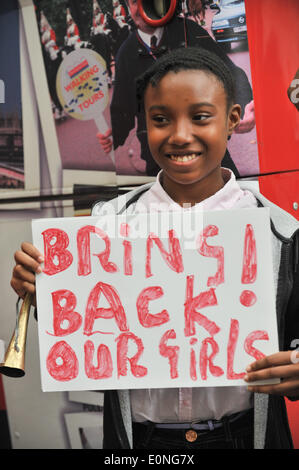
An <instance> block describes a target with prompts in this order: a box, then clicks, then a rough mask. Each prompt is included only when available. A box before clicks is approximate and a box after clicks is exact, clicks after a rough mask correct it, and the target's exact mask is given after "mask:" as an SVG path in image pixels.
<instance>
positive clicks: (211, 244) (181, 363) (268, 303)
mask: <svg viewBox="0 0 299 470" xmlns="http://www.w3.org/2000/svg"><path fill="white" fill-rule="evenodd" d="M32 229H33V242H34V244H35V245H36V246H37V248H38V249H39V250H40V251H41V252H42V253H44V256H45V262H44V265H43V272H42V273H41V274H39V275H38V276H37V281H36V285H37V306H38V329H39V343H40V361H41V376H42V388H43V390H44V391H62V390H97V389H98V390H99V389H102V390H104V389H124V388H129V389H134V388H139V389H140V388H165V387H166V388H168V387H207V386H209V387H211V386H213V387H214V386H215V387H216V386H235V385H245V382H244V380H243V377H244V375H245V374H244V371H245V367H246V366H247V365H248V364H249V363H251V362H253V361H254V360H255V359H258V358H260V357H263V355H269V354H273V353H274V352H277V351H278V336H277V324H276V310H275V295H274V281H273V268H272V252H271V231H270V218H269V211H268V209H264V208H260V209H242V210H230V211H215V212H205V213H202V212H194V211H184V212H183V211H182V212H171V213H165V212H163V214H162V216H161V213H160V215H159V213H152V214H138V215H131V216H128V215H119V216H111V215H110V216H104V217H101V218H98V217H79V218H61V219H59V218H58V219H40V220H34V221H33V222H32Z"/></svg>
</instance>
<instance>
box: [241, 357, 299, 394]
mask: <svg viewBox="0 0 299 470" xmlns="http://www.w3.org/2000/svg"><path fill="white" fill-rule="evenodd" d="M246 372H247V375H246V376H245V377H244V380H246V382H248V385H249V387H248V390H249V391H251V392H257V393H270V394H275V395H287V396H290V397H291V396H297V395H298V396H299V354H298V351H283V352H279V353H276V354H272V355H270V356H266V357H264V358H263V359H260V360H258V361H256V362H253V363H252V364H250V365H249V366H248V367H247V369H246ZM273 378H279V379H281V382H280V383H278V384H271V385H252V386H250V382H252V381H255V380H265V379H273Z"/></svg>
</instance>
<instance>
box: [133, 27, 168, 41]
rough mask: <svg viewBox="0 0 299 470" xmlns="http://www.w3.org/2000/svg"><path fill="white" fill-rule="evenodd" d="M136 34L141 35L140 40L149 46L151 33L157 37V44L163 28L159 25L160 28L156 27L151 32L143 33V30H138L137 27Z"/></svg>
mask: <svg viewBox="0 0 299 470" xmlns="http://www.w3.org/2000/svg"><path fill="white" fill-rule="evenodd" d="M138 34H139V36H140V37H141V39H142V41H143V42H144V43H145V44H146V45H147V46H150V45H151V37H152V36H153V35H155V36H156V38H157V45H158V44H159V42H160V40H161V38H162V34H163V28H162V27H160V28H156V29H155V30H154V31H153V32H152V34H148V33H144V32H143V31H140V29H138Z"/></svg>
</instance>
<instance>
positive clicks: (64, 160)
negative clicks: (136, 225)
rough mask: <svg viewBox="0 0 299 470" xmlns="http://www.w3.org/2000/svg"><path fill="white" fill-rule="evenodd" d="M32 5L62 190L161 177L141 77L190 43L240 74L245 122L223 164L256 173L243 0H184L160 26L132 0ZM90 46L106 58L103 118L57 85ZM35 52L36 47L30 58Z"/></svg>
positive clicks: (41, 0)
mask: <svg viewBox="0 0 299 470" xmlns="http://www.w3.org/2000/svg"><path fill="white" fill-rule="evenodd" d="M22 1H23V3H24V0H22ZM34 6H35V17H36V20H35V21H36V25H35V27H37V30H38V36H39V41H40V46H41V55H40V60H41V61H42V62H43V64H42V68H41V67H40V68H39V71H38V73H39V75H40V72H41V70H43V73H44V74H45V76H46V83H47V88H48V92H49V99H48V100H47V103H46V100H45V99H43V101H40V105H39V107H40V112H41V113H45V107H46V106H47V107H48V108H49V107H50V108H51V116H52V119H53V122H54V126H55V132H54V133H52V140H53V138H55V139H56V140H57V143H58V147H59V149H58V151H57V153H58V154H59V155H56V157H55V158H56V159H57V162H58V163H59V162H60V163H61V171H62V173H63V178H62V181H61V186H62V187H63V188H64V190H66V188H68V190H70V189H72V188H73V185H74V184H93V185H96V184H98V185H112V184H117V185H119V186H121V185H126V184H140V183H143V182H146V181H149V180H152V179H154V178H155V176H156V174H157V172H158V167H157V165H156V164H155V162H154V161H153V159H152V157H151V155H150V153H149V149H148V145H147V137H146V130H145V122H144V116H143V114H142V113H139V111H138V109H137V103H136V97H135V84H134V83H135V78H136V77H137V76H139V75H140V74H141V73H142V72H143V71H145V70H146V69H147V68H148V67H149V66H150V65H151V64H152V63H153V62H154V61H155V60H156V59H157V58H158V57H160V56H161V55H162V54H164V53H166V52H167V51H169V50H171V49H174V48H177V47H185V46H196V47H197V46H200V47H205V48H207V49H209V50H212V51H214V52H215V53H217V54H218V55H220V56H221V57H222V58H223V59H224V60H226V61H227V62H228V64H229V66H230V68H231V70H232V72H233V74H234V75H235V78H236V82H237V101H238V102H239V103H240V104H241V106H242V119H243V122H242V124H241V125H240V127H239V129H238V131H236V132H235V134H234V135H233V137H232V139H231V140H230V141H229V143H228V151H229V154H227V155H226V157H225V160H224V166H228V167H230V168H231V169H233V171H235V173H236V175H237V176H252V175H257V174H258V172H259V163H258V154H257V142H256V130H255V116H254V102H253V95H252V87H251V71H250V60H249V51H248V43H247V26H246V14H245V3H244V1H243V0H240V1H232V0H222V1H221V2H216V3H212V2H205V3H204V2H194V1H193V0H189V2H182V1H179V2H178V8H177V11H176V13H175V16H174V17H173V18H172V20H171V21H170V22H169V23H168V24H167V25H165V26H163V27H161V28H158V30H156V31H155V30H153V29H152V28H151V27H149V25H147V24H146V23H145V22H144V21H143V19H142V18H141V16H140V14H139V12H138V9H137V2H134V1H133V0H127V1H126V0H114V1H112V0H101V1H96V0H89V1H87V2H86V1H83V0H76V1H75V0H72V1H66V0H53V1H51V2H50V1H48V0H34ZM221 31H222V32H221ZM153 32H155V33H156V34H157V43H156V46H155V48H154V49H153V48H151V47H150V45H149V42H150V38H151V35H152V34H153ZM31 36H32V29H30V30H28V31H27V40H28V41H33V39H32V37H31ZM35 40H36V38H35ZM87 49H89V50H93V51H95V52H96V53H97V54H99V55H100V56H101V57H102V58H103V59H104V61H105V62H106V66H107V76H106V78H107V86H108V94H109V103H108V105H107V107H106V109H105V110H104V113H103V117H104V120H105V125H99V124H98V123H97V122H96V120H95V119H90V120H79V119H73V118H72V117H71V115H70V114H69V113H67V112H66V111H67V110H66V108H65V107H64V106H63V103H61V100H60V99H59V96H58V95H59V94H58V93H57V74H58V71H59V68H60V66H61V63H63V61H64V60H66V57H67V56H68V55H69V54H71V53H72V52H74V51H77V52H78V51H80V52H81V55H82V61H81V63H83V58H84V57H85V52H84V51H86V50H87ZM37 60H38V59H37V57H36V55H34V56H33V55H32V61H34V62H35V61H37ZM78 64H79V61H78ZM33 66H34V65H33ZM36 74H37V72H36ZM36 80H37V79H36ZM37 86H40V85H39V84H38V85H37ZM37 94H38V95H39V94H40V92H38V91H37ZM37 98H38V99H40V100H41V99H42V98H41V96H40V97H39V96H38V97H37ZM48 116H50V114H49V110H48ZM51 125H52V124H50V123H49V121H48V120H46V121H45V122H44V124H42V128H43V134H44V135H46V136H48V134H49V129H50V127H51ZM46 138H47V137H46ZM48 153H49V152H48ZM49 158H50V157H49V156H48V159H49ZM51 158H52V159H53V158H54V155H53V152H51ZM51 164H52V165H53V162H52V163H51ZM53 172H55V170H54V169H53ZM115 174H116V178H115ZM53 184H54V183H53Z"/></svg>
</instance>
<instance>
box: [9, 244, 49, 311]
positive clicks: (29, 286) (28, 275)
mask: <svg viewBox="0 0 299 470" xmlns="http://www.w3.org/2000/svg"><path fill="white" fill-rule="evenodd" d="M14 258H15V262H16V265H15V267H14V269H13V272H12V278H11V281H10V285H11V287H12V288H13V289H14V291H15V292H16V293H17V294H18V296H19V297H21V298H22V299H23V298H24V297H25V295H26V293H27V292H29V293H30V294H33V295H34V299H33V304H34V305H36V299H35V274H38V273H41V272H42V267H41V263H42V262H43V261H44V258H43V255H42V254H41V253H40V252H39V251H38V249H37V248H35V246H33V245H32V244H31V243H29V242H23V243H22V245H21V249H20V250H18V251H16V252H15V255H14Z"/></svg>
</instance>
